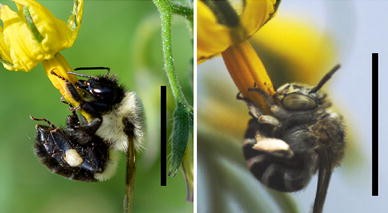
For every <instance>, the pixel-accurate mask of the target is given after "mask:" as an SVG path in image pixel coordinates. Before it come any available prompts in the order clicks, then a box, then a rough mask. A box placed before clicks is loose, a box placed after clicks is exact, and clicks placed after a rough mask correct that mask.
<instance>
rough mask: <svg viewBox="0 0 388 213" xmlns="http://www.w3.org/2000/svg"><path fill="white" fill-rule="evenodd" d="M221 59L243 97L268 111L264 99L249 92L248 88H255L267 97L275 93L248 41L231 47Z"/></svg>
mask: <svg viewBox="0 0 388 213" xmlns="http://www.w3.org/2000/svg"><path fill="white" fill-rule="evenodd" d="M222 57H223V59H224V62H225V65H226V67H227V68H228V71H229V74H230V76H231V77H232V79H233V81H234V83H235V84H236V86H237V87H238V89H239V90H240V92H241V93H242V94H243V96H244V97H245V98H248V99H249V100H251V101H253V102H254V103H255V104H256V105H257V106H259V107H260V108H261V109H264V110H265V111H268V105H267V104H266V101H265V98H264V97H263V96H262V95H261V94H258V93H257V92H253V91H249V89H250V88H254V87H256V88H259V89H260V90H262V91H263V92H265V93H267V94H269V95H273V94H274V93H275V90H274V88H273V85H272V81H271V78H270V77H269V76H268V74H267V71H266V69H265V67H264V65H263V62H261V60H260V58H259V57H258V55H257V54H256V52H255V50H254V49H253V47H252V46H251V44H250V43H249V41H245V42H242V43H240V44H238V45H233V46H231V47H230V48H228V49H227V50H226V51H224V52H223V53H222Z"/></svg>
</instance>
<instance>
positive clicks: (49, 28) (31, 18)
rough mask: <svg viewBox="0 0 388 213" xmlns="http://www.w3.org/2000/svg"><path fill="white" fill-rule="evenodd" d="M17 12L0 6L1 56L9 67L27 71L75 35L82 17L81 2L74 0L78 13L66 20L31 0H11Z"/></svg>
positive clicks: (48, 58) (70, 44)
mask: <svg viewBox="0 0 388 213" xmlns="http://www.w3.org/2000/svg"><path fill="white" fill-rule="evenodd" d="M14 2H15V3H16V6H17V8H18V11H17V12H15V11H12V10H11V9H10V8H9V7H8V6H7V5H1V6H0V19H1V21H2V22H3V28H2V29H1V36H0V42H1V43H0V44H1V46H0V49H1V58H2V60H3V61H5V63H3V65H4V67H5V68H6V69H8V70H15V71H18V70H23V71H30V70H31V69H32V68H34V67H35V66H36V65H37V64H38V63H40V62H42V61H44V60H50V59H51V58H53V57H54V56H55V54H56V53H58V52H59V51H61V50H62V49H65V48H69V47H71V46H72V45H73V43H74V41H75V39H76V38H77V34H78V30H79V27H80V21H81V19H82V5H83V1H75V4H76V5H77V6H76V8H77V9H76V10H78V11H77V12H76V13H77V16H75V17H74V15H73V16H72V17H71V18H70V19H69V22H68V23H66V22H64V21H62V20H59V19H57V18H55V17H54V16H53V15H52V14H51V13H50V11H48V10H47V9H46V8H45V7H43V6H42V5H40V4H39V3H38V2H36V1H34V0H14Z"/></svg>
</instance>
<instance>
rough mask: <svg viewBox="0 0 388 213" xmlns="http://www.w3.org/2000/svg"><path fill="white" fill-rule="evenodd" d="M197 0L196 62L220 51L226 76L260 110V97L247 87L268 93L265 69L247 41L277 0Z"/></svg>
mask: <svg viewBox="0 0 388 213" xmlns="http://www.w3.org/2000/svg"><path fill="white" fill-rule="evenodd" d="M231 2H232V3H229V2H228V1H215V0H207V1H204V0H201V1H199V2H198V5H197V7H198V16H197V17H198V30H197V32H198V43H197V50H198V51H197V62H198V63H201V62H203V61H204V60H206V59H209V58H211V57H213V56H215V55H218V54H220V53H221V54H222V56H223V59H224V61H225V65H226V66H227V68H228V71H229V73H230V76H231V77H232V79H233V81H234V82H235V84H236V86H237V87H238V88H239V90H240V92H241V93H242V94H243V95H244V97H246V98H248V99H250V100H252V101H253V102H255V103H256V104H257V105H258V106H260V107H261V108H262V109H263V110H264V111H266V110H268V106H267V104H265V100H264V98H263V97H262V96H261V95H259V94H257V93H253V92H249V91H248V89H249V88H252V87H254V86H256V87H258V88H260V89H261V90H263V91H264V92H266V93H268V94H270V95H272V94H273V93H274V92H275V90H274V88H273V86H272V82H271V79H270V78H269V76H268V74H267V72H266V69H265V67H264V65H263V63H262V62H261V60H260V58H259V57H258V56H257V54H256V52H255V51H254V50H253V47H252V46H251V44H250V43H249V41H247V39H248V38H249V37H251V36H252V35H253V34H254V33H255V32H256V31H257V30H258V29H260V27H262V26H263V25H264V24H265V23H266V22H267V21H268V20H269V19H270V18H272V16H273V15H274V13H275V12H276V10H277V7H278V5H279V2H280V0H277V1H276V0H245V1H242V0H235V1H231Z"/></svg>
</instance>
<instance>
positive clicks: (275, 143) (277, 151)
mask: <svg viewBox="0 0 388 213" xmlns="http://www.w3.org/2000/svg"><path fill="white" fill-rule="evenodd" d="M252 149H254V150H257V151H262V152H266V153H268V154H271V155H275V156H278V157H287V158H289V157H292V156H293V155H294V153H293V151H292V150H291V148H290V145H288V144H287V143H286V142H284V141H283V140H280V139H277V138H265V137H262V136H261V135H256V144H255V145H253V146H252Z"/></svg>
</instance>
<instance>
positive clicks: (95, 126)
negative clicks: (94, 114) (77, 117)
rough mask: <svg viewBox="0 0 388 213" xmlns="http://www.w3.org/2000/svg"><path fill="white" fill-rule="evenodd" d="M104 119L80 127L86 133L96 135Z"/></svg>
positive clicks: (94, 120)
mask: <svg viewBox="0 0 388 213" xmlns="http://www.w3.org/2000/svg"><path fill="white" fill-rule="evenodd" d="M101 123H102V119H101V118H93V120H91V121H90V122H87V123H86V124H82V125H81V126H80V129H83V130H84V131H86V132H88V133H90V134H94V133H95V132H96V131H97V129H98V128H99V127H100V126H101Z"/></svg>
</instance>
